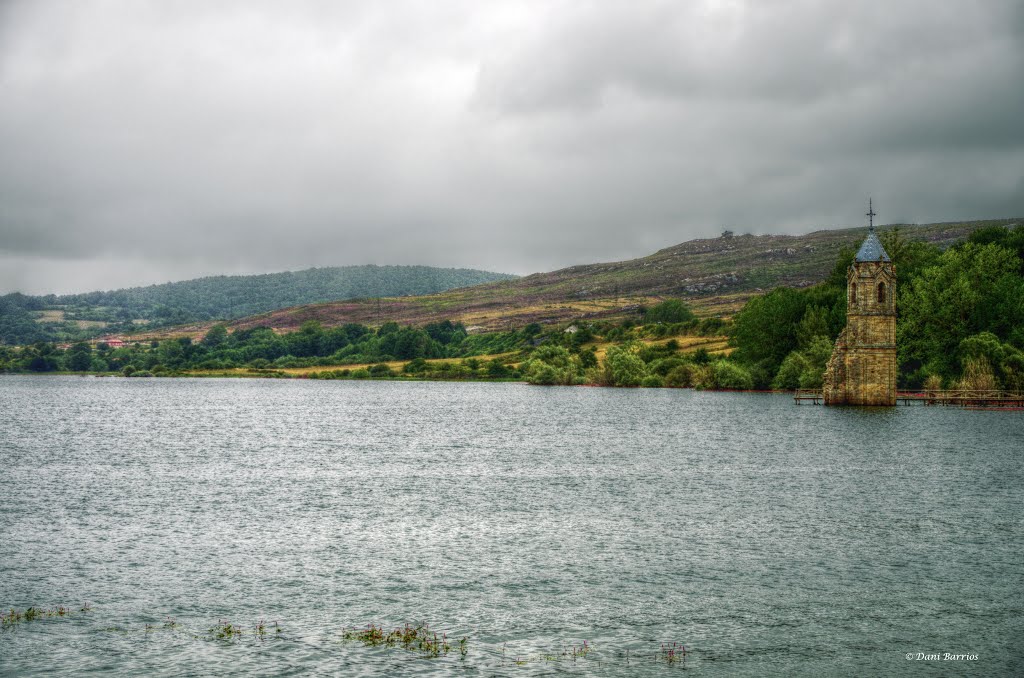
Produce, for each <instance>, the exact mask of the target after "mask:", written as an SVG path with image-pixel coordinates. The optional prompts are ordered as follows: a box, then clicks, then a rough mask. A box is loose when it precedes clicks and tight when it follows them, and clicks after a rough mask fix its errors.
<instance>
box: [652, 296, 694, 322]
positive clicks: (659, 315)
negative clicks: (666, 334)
mask: <svg viewBox="0 0 1024 678" xmlns="http://www.w3.org/2000/svg"><path fill="white" fill-rule="evenodd" d="M692 319H693V311H691V310H690V309H689V308H687V306H686V304H684V303H683V302H682V301H680V300H679V299H666V300H665V301H663V302H661V303H660V304H655V305H654V306H652V307H650V308H649V309H647V311H646V312H645V313H644V322H645V323H665V324H670V323H682V322H686V321H688V320H692Z"/></svg>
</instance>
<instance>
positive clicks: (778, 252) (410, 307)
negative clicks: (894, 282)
mask: <svg viewBox="0 0 1024 678" xmlns="http://www.w3.org/2000/svg"><path fill="white" fill-rule="evenodd" d="M1020 221H1021V219H989V220H979V221H966V222H942V223H935V224H922V225H916V224H890V225H886V226H880V227H878V230H879V231H880V232H883V233H884V232H885V231H888V230H891V229H893V228H899V229H900V233H901V234H902V235H903V236H904V237H906V238H907V239H909V240H923V241H928V242H931V243H935V244H938V245H940V246H949V245H951V244H953V243H955V242H957V241H959V240H962V239H963V238H965V237H966V236H967V235H968V234H970V233H971V232H972V231H974V230H976V229H978V228H984V227H987V226H996V225H1003V226H1006V225H1010V224H1015V223H1018V222H1020ZM866 234H867V228H866V227H853V228H842V229H823V230H818V231H814V232H811V233H807V234H805V235H750V234H744V235H732V236H728V237H727V236H720V237H717V238H701V239H695V240H689V241H686V242H683V243H679V244H677V245H672V246H669V247H665V248H663V249H660V250H658V251H657V252H655V253H653V254H651V255H648V256H646V257H640V258H637V259H627V260H622V261H612V262H601V263H594V264H577V265H573V266H568V267H565V268H561V269H558V270H555V271H550V272H546V273H533V274H531V275H527V276H524V277H522V278H518V279H514V280H503V281H495V282H489V283H484V284H481V285H477V286H474V287H468V288H461V289H455V290H449V291H445V292H439V293H435V294H431V295H423V296H410V297H400V298H399V297H388V298H381V299H352V300H347V301H342V302H328V303H320V304H308V305H301V306H295V307H291V308H284V309H279V310H275V311H270V312H267V313H261V314H257V315H254V316H250V317H247V318H240V319H238V320H235V321H232V322H231V323H229V324H228V326H229V327H230V328H234V329H247V328H253V327H271V328H273V329H275V330H277V331H282V332H284V331H291V330H295V329H297V328H298V327H300V326H301V325H302V323H304V322H307V321H310V320H313V321H317V322H319V323H321V324H322V325H324V326H327V327H330V326H337V325H341V324H344V323H348V322H354V323H361V324H366V325H371V326H376V325H380V324H382V323H384V322H389V321H393V322H397V323H399V324H410V325H424V324H427V323H430V322H436V321H438V320H452V321H458V322H462V323H463V324H465V325H466V326H467V327H468V328H470V331H476V332H480V331H494V330H506V329H513V328H516V327H522V326H523V325H526V324H528V323H531V322H540V323H569V322H574V321H586V320H588V319H600V318H614V317H623V316H628V315H630V314H635V313H636V311H637V309H638V308H640V307H642V306H644V305H647V304H651V303H656V302H657V301H660V300H662V299H665V298H669V297H677V298H682V299H685V300H686V301H687V303H689V304H690V305H691V306H692V307H693V308H694V310H695V311H696V312H697V313H698V314H699V315H704V316H712V315H718V316H727V315H731V314H732V313H734V312H735V311H736V310H738V309H739V308H740V307H741V306H742V305H743V303H745V302H746V300H747V299H749V298H750V297H752V296H754V295H756V294H760V293H762V292H764V291H765V290H768V289H771V288H773V287H778V286H786V287H795V288H801V287H808V286H811V285H814V284H816V283H818V282H821V281H822V280H824V279H825V278H826V277H827V276H828V274H829V273H830V272H831V271H832V269H833V267H834V266H835V262H836V260H837V259H838V257H839V255H840V253H841V251H842V250H843V249H844V248H855V247H856V245H858V244H859V243H860V241H862V240H863V238H864V237H865V235H866ZM210 326H212V323H200V324H194V325H189V326H183V327H179V328H176V330H175V331H176V332H177V333H178V334H181V335H191V336H195V337H200V336H202V335H203V334H205V332H206V330H207V329H209V327H210ZM159 336H165V333H160V334H146V335H141V337H140V338H159Z"/></svg>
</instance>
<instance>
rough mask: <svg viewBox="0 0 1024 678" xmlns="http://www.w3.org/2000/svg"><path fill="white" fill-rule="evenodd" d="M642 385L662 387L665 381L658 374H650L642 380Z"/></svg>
mask: <svg viewBox="0 0 1024 678" xmlns="http://www.w3.org/2000/svg"><path fill="white" fill-rule="evenodd" d="M640 385H641V386H643V387H644V388H661V387H662V386H664V385H665V381H664V380H663V379H662V378H661V377H659V376H658V375H656V374H649V375H647V376H646V377H644V378H643V379H642V380H641V381H640Z"/></svg>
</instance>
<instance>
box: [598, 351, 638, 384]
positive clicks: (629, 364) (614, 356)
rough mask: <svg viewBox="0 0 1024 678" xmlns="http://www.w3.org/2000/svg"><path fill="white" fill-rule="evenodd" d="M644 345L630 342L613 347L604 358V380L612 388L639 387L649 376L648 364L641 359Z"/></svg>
mask: <svg viewBox="0 0 1024 678" xmlns="http://www.w3.org/2000/svg"><path fill="white" fill-rule="evenodd" d="M642 350H643V344H641V343H640V342H629V343H626V344H621V345H618V346H611V347H609V348H608V350H607V351H606V352H605V356H604V380H605V383H607V384H609V385H610V386H639V385H640V383H641V382H642V381H643V379H644V377H646V376H647V375H648V371H647V364H646V363H645V362H644V361H643V359H642V358H641V357H640V355H639V354H640V351H642Z"/></svg>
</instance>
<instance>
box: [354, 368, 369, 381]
mask: <svg viewBox="0 0 1024 678" xmlns="http://www.w3.org/2000/svg"><path fill="white" fill-rule="evenodd" d="M351 376H352V378H353V379H369V378H370V371H369V370H367V369H366V368H359V369H358V370H353V371H352V374H351Z"/></svg>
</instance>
